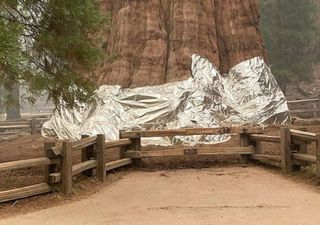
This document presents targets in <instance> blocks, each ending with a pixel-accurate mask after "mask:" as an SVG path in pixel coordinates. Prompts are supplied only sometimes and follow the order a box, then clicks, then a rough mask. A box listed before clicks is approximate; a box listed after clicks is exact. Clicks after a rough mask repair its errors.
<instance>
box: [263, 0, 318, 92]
mask: <svg viewBox="0 0 320 225" xmlns="http://www.w3.org/2000/svg"><path fill="white" fill-rule="evenodd" d="M317 1H319V0H305V1H301V0H261V1H260V6H261V16H262V18H261V21H262V22H261V26H262V31H263V35H264V39H265V43H266V46H267V48H268V51H269V56H270V62H271V67H272V70H273V73H274V75H275V76H276V79H277V80H278V83H279V85H280V86H281V88H282V90H283V91H284V92H286V87H287V85H288V84H292V83H293V84H299V82H301V81H310V80H311V79H312V75H313V66H314V65H315V64H316V63H318V62H319V58H320V49H319V47H320V38H319V37H320V36H319V33H320V32H319V26H318V25H319V23H317V22H318V21H317V19H318V18H317V16H316V15H317V13H319V12H317V10H319V8H317V7H316V5H315V2H317Z"/></svg>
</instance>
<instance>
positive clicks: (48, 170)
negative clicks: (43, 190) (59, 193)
mask: <svg viewBox="0 0 320 225" xmlns="http://www.w3.org/2000/svg"><path fill="white" fill-rule="evenodd" d="M54 146H55V142H45V143H44V146H43V150H44V157H47V158H49V159H53V158H58V157H59V156H53V155H52V154H50V152H49V151H50V149H51V148H53V147H54ZM56 169H57V165H56V164H54V165H48V166H45V170H44V179H45V182H47V183H48V184H50V181H49V175H50V174H51V173H54V172H56Z"/></svg>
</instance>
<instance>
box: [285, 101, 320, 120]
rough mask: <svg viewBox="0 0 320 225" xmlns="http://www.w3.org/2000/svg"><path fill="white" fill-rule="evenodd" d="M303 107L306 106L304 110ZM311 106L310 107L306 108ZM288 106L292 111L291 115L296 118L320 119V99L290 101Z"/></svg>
mask: <svg viewBox="0 0 320 225" xmlns="http://www.w3.org/2000/svg"><path fill="white" fill-rule="evenodd" d="M301 105H304V109H303V108H301ZM306 105H309V107H305V106H306ZM288 106H289V109H290V113H291V115H296V116H308V115H309V116H311V117H313V118H320V97H319V98H312V99H302V100H294V101H288Z"/></svg>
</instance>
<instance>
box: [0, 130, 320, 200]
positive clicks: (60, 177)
mask: <svg viewBox="0 0 320 225" xmlns="http://www.w3.org/2000/svg"><path fill="white" fill-rule="evenodd" d="M217 134H236V135H239V136H240V143H239V145H238V146H233V147H217V146H216V145H200V146H197V145H196V146H173V147H170V148H165V149H164V148H162V149H161V148H159V147H158V148H156V150H154V148H153V147H143V146H142V145H141V138H144V137H167V136H168V137H173V136H187V135H217ZM260 142H270V143H275V144H279V146H278V148H277V149H278V154H275V155H266V154H261V153H259V152H257V150H258V147H257V146H258V144H259V143H260ZM313 142H315V143H316V151H315V154H314V155H310V154H308V151H307V146H308V145H309V144H311V143H313ZM319 143H320V134H315V133H310V132H306V131H300V130H293V129H289V128H288V127H281V128H280V135H279V136H270V135H265V134H263V129H262V127H260V126H253V127H226V128H187V129H173V130H152V131H130V132H127V131H120V139H119V140H116V141H109V142H106V141H105V136H104V135H97V136H93V137H83V139H81V140H79V141H75V142H71V141H64V142H63V144H62V147H57V146H55V143H54V142H48V143H45V144H44V157H42V158H37V159H28V160H20V161H14V162H7V163H2V164H0V172H1V171H5V170H12V171H14V170H18V169H22V168H29V167H38V166H45V168H46V169H45V174H44V177H45V182H43V183H40V184H35V185H31V186H27V187H22V188H17V189H13V190H8V191H2V192H0V202H4V201H10V200H15V199H19V198H24V197H29V196H33V195H38V194H42V193H47V192H50V191H53V190H57V189H61V190H62V191H63V193H65V194H67V195H69V194H71V193H72V188H73V187H72V186H73V177H74V176H76V175H78V174H84V175H86V176H93V175H96V176H97V177H98V178H99V180H100V181H102V182H104V181H105V179H106V172H107V171H109V170H113V169H116V168H119V167H122V166H126V165H130V164H134V165H136V166H139V167H140V166H141V165H142V159H144V158H153V157H172V156H174V157H177V156H184V157H186V156H189V157H195V156H199V155H205V156H209V155H239V156H240V160H241V162H242V163H247V162H248V161H250V160H258V161H263V162H277V163H278V164H280V165H281V167H282V170H283V172H284V173H291V172H292V171H293V169H297V168H299V167H301V166H304V165H306V164H308V163H314V164H316V173H317V175H318V176H320V144H319ZM112 148H119V160H116V161H113V162H107V160H106V155H108V149H112ZM77 151H81V162H79V163H77V164H74V161H75V159H74V157H73V153H74V152H77Z"/></svg>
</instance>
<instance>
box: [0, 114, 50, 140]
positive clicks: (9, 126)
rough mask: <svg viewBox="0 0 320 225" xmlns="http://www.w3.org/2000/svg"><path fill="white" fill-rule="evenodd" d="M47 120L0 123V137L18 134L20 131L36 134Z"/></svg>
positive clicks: (34, 119)
mask: <svg viewBox="0 0 320 225" xmlns="http://www.w3.org/2000/svg"><path fill="white" fill-rule="evenodd" d="M47 120H48V118H36V117H33V118H30V119H24V120H12V121H10V120H9V121H0V136H8V135H13V134H18V133H20V132H21V131H27V132H30V133H31V134H36V133H38V132H39V130H40V129H41V127H42V125H43V123H44V122H46V121H47Z"/></svg>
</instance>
